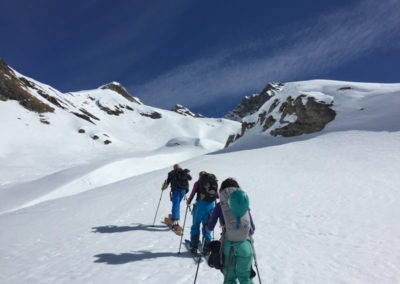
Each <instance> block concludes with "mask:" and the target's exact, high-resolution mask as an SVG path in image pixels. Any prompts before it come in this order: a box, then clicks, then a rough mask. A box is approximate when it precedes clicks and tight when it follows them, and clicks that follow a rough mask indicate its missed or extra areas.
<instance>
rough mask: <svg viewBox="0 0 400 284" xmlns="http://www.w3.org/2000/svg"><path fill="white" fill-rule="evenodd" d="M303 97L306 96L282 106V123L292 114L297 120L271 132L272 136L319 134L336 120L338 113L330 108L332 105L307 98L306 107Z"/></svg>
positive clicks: (289, 100)
mask: <svg viewBox="0 0 400 284" xmlns="http://www.w3.org/2000/svg"><path fill="white" fill-rule="evenodd" d="M302 97H305V96H304V95H300V96H298V97H297V98H296V99H295V100H292V99H291V98H288V100H287V101H286V102H285V103H283V104H282V106H281V109H280V110H279V111H280V112H281V113H282V116H281V123H282V122H285V121H284V119H285V117H286V116H287V115H291V114H295V115H296V116H297V120H296V121H295V122H293V123H289V124H287V125H286V126H284V127H281V128H277V129H274V130H273V131H271V135H272V136H278V135H280V136H283V137H291V136H298V135H302V134H309V133H313V132H318V131H321V130H322V129H324V127H325V126H326V125H327V124H328V123H329V122H331V121H332V120H334V119H335V116H336V112H335V111H333V110H332V109H331V108H330V107H331V105H327V104H324V103H321V102H316V101H315V99H314V98H312V97H309V98H307V103H306V105H303V104H302Z"/></svg>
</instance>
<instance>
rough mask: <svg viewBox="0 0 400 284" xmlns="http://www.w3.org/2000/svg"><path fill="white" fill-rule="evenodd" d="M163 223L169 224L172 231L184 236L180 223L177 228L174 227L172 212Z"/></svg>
mask: <svg viewBox="0 0 400 284" xmlns="http://www.w3.org/2000/svg"><path fill="white" fill-rule="evenodd" d="M162 223H164V224H165V225H167V226H168V227H169V228H170V229H171V231H172V232H174V233H175V234H177V235H178V236H182V234H183V228H182V227H181V226H179V225H178V227H177V228H175V229H172V222H171V214H169V215H168V217H165V218H164V221H163V222H162Z"/></svg>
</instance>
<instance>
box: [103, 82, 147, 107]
mask: <svg viewBox="0 0 400 284" xmlns="http://www.w3.org/2000/svg"><path fill="white" fill-rule="evenodd" d="M100 89H103V90H112V91H114V92H116V93H118V94H120V95H121V96H123V97H124V98H125V99H127V100H128V101H130V102H133V103H136V104H139V105H141V104H142V103H141V102H140V100H139V99H137V98H135V97H133V96H132V95H131V94H129V92H128V91H127V90H126V89H125V88H124V87H123V86H122V85H121V84H120V83H117V82H112V83H109V84H107V85H104V86H101V87H100Z"/></svg>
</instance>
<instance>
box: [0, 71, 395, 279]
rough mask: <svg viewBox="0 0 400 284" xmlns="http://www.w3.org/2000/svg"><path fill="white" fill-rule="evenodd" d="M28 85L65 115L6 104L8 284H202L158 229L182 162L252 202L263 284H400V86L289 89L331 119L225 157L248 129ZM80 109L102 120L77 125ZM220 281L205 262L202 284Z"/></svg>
mask: <svg viewBox="0 0 400 284" xmlns="http://www.w3.org/2000/svg"><path fill="white" fill-rule="evenodd" d="M19 76H23V75H20V74H19ZM25 78H26V79H27V80H30V82H31V83H32V84H33V85H32V86H34V88H33V89H32V90H30V91H32V92H33V94H34V95H35V96H37V98H38V99H40V100H44V98H43V97H41V96H39V95H38V93H37V92H38V90H41V91H42V92H45V93H47V94H50V95H51V96H53V98H57V100H60V101H61V104H62V106H63V107H54V108H55V111H54V113H46V114H37V113H33V112H30V111H27V110H26V109H24V108H22V107H21V106H20V105H19V104H18V103H16V102H15V101H6V102H3V101H1V102H0V116H1V117H0V118H1V120H0V121H1V123H0V133H1V134H2V136H1V139H0V227H1V228H2V229H1V231H0V283H2V284H3V283H6V284H9V283H10V284H11V283H12V284H14V283H17V284H18V283H161V282H162V283H191V282H193V280H194V274H195V271H196V265H195V263H194V262H193V259H192V258H191V257H190V256H189V254H188V253H187V252H185V250H184V248H183V247H182V251H181V253H180V254H178V250H179V247H180V244H179V241H180V238H179V237H177V236H176V235H175V234H173V233H172V232H170V231H169V230H168V229H167V228H166V227H165V226H164V225H162V224H161V222H160V221H161V220H162V219H163V217H164V216H166V215H167V214H168V213H169V211H170V207H171V203H170V201H169V197H168V191H166V192H164V193H161V191H160V187H161V184H162V183H163V181H164V179H165V178H166V174H167V172H168V171H169V170H170V169H171V166H172V165H173V164H175V163H177V162H179V163H181V165H182V166H183V167H186V168H189V169H191V170H192V175H193V176H194V177H195V178H196V176H197V173H198V172H199V171H202V170H206V171H209V172H213V173H215V174H216V176H217V177H218V178H219V181H220V182H221V181H222V180H224V179H225V178H227V177H235V178H236V179H237V180H238V182H239V183H240V184H241V186H242V188H243V189H244V190H246V191H247V192H248V194H249V196H250V202H251V208H252V215H253V217H254V221H255V223H256V233H255V247H256V251H257V256H258V267H259V270H260V275H261V279H262V281H263V283H352V284H353V283H356V284H357V283H363V284H364V283H367V284H368V283H371V284H372V283H384V284H386V283H388V284H389V283H390V284H391V283H400V258H399V255H400V226H399V222H398V220H397V219H398V216H400V191H399V190H398V189H399V185H400V176H399V174H398V173H399V172H400V129H399V124H398V122H399V112H398V108H399V91H398V89H399V88H398V87H399V86H398V84H397V85H396V84H393V85H384V86H383V85H382V86H380V85H370V84H366V85H363V84H360V83H347V82H345V85H346V86H345V87H346V88H344V89H342V88H343V82H332V81H308V82H296V83H290V84H287V85H286V87H287V89H285V90H284V93H283V94H286V95H289V94H291V92H292V91H293V90H296V92H297V91H299V90H301V92H306V93H307V94H308V95H310V96H313V97H316V98H317V99H318V100H324V101H327V102H329V101H331V100H333V102H334V107H335V111H336V112H337V116H336V118H335V120H334V121H333V122H332V123H330V124H328V126H327V127H326V128H325V129H324V130H323V131H322V132H320V133H315V134H312V135H302V136H299V137H292V138H275V139H272V137H266V136H268V135H264V134H260V132H259V131H258V132H257V131H256V130H257V129H256V128H253V129H252V130H251V131H250V132H249V133H247V135H245V136H244V137H243V138H242V139H240V140H239V141H237V143H235V145H233V147H232V148H231V149H228V151H225V153H222V152H215V151H216V150H220V149H222V148H223V146H224V144H225V142H226V138H227V137H228V135H230V134H232V133H237V132H238V131H239V129H240V124H239V123H237V122H233V121H228V120H224V119H211V118H201V119H200V118H193V117H186V116H182V115H179V114H177V113H174V112H171V111H165V110H161V109H156V108H152V107H150V106H145V105H143V104H141V103H140V102H139V103H138V102H132V101H130V100H127V99H126V98H124V97H123V96H121V95H120V94H118V93H117V92H115V91H113V90H104V89H101V88H99V89H96V90H89V91H82V92H73V93H67V94H62V93H60V92H58V91H57V90H55V89H53V88H51V87H50V86H47V85H44V84H42V83H40V82H37V81H34V80H33V79H30V78H27V77H25ZM339 86H340V87H339ZM340 89H341V90H340ZM264 107H267V106H264ZM82 109H84V110H85V111H87V112H90V113H91V114H92V115H93V116H95V117H97V118H98V119H99V120H96V121H95V124H93V123H91V122H89V121H87V120H84V119H82V118H79V117H77V116H75V115H73V112H80V114H84V112H82ZM105 109H108V112H110V113H117V112H120V111H121V110H123V112H121V113H119V114H118V115H116V114H113V115H110V114H109V113H107V111H105ZM153 114H156V115H153ZM149 116H153V118H151V117H149ZM154 117H158V118H157V119H154ZM292 119H295V118H294V117H293V118H292ZM41 121H47V122H48V123H50V124H46V123H42V122H41ZM79 130H82V131H81V132H83V130H84V132H83V133H79V132H78V131H79ZM252 131H253V132H252ZM95 136H97V137H98V139H93V138H94V137H95ZM106 140H111V141H112V143H111V144H108V145H105V144H104V142H105V141H106ZM289 142H291V143H289ZM265 146H269V147H265ZM255 148H257V149H255ZM192 184H193V182H192ZM160 198H161V205H160V210H159V214H158V216H157V217H156V219H155V220H156V223H155V226H152V225H153V220H154V217H155V212H156V207H157V204H158V202H159V200H160ZM184 212H185V206H182V208H181V217H182V219H183V217H184ZM190 219H191V216H190V215H188V219H187V222H186V227H185V234H184V236H185V238H189V231H190V225H191V220H190ZM181 223H182V222H181ZM219 230H220V229H217V230H216V232H215V238H218V237H219V233H220V232H219ZM222 281H223V277H222V275H221V273H220V272H219V271H217V270H214V269H211V268H209V267H208V266H206V265H205V264H204V263H203V264H201V267H200V270H199V276H198V281H197V283H222Z"/></svg>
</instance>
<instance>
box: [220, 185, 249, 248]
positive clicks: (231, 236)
mask: <svg viewBox="0 0 400 284" xmlns="http://www.w3.org/2000/svg"><path fill="white" fill-rule="evenodd" d="M236 191H237V192H236ZM246 199H247V200H246ZM220 204H221V209H222V215H223V216H224V220H225V225H224V228H225V230H224V231H225V235H224V239H226V240H229V241H232V242H242V241H245V240H249V239H250V230H251V221H250V215H249V202H248V197H247V194H246V193H244V191H243V190H241V189H240V188H236V187H228V188H225V189H224V190H222V191H221V192H220Z"/></svg>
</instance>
